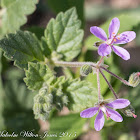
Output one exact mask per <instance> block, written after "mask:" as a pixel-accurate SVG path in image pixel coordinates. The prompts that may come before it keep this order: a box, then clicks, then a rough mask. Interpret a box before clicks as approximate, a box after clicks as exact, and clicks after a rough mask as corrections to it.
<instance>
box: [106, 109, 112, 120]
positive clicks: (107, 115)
mask: <svg viewBox="0 0 140 140" xmlns="http://www.w3.org/2000/svg"><path fill="white" fill-rule="evenodd" d="M110 116H111V115H110V114H109V113H108V112H107V110H106V117H107V120H109V118H110Z"/></svg>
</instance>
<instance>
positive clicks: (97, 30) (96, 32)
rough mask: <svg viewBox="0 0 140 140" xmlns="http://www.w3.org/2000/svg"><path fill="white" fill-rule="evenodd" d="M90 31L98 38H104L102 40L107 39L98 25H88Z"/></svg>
mask: <svg viewBox="0 0 140 140" xmlns="http://www.w3.org/2000/svg"><path fill="white" fill-rule="evenodd" d="M90 32H91V33H92V34H94V35H95V36H96V37H98V38H100V39H101V40H104V41H106V40H107V35H106V33H105V32H104V30H103V29H101V28H100V27H97V26H93V27H90Z"/></svg>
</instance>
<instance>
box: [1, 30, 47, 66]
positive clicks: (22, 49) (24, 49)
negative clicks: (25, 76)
mask: <svg viewBox="0 0 140 140" xmlns="http://www.w3.org/2000/svg"><path fill="white" fill-rule="evenodd" d="M0 48H1V49H2V50H3V51H4V55H5V56H6V57H7V58H9V59H10V60H13V61H15V62H14V64H15V65H16V66H18V67H20V68H27V64H28V62H30V61H35V60H36V61H43V59H44V58H43V54H42V51H41V46H40V44H39V41H38V40H37V38H36V36H35V35H34V34H32V33H30V32H28V31H24V32H23V31H18V32H16V33H15V34H13V33H11V34H8V35H7V36H6V37H5V38H3V39H2V40H0Z"/></svg>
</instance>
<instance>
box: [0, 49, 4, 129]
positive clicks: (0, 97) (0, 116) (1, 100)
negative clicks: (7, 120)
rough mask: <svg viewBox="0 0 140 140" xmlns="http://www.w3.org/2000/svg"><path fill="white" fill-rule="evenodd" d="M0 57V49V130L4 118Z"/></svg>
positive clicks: (0, 53) (0, 52)
mask: <svg viewBox="0 0 140 140" xmlns="http://www.w3.org/2000/svg"><path fill="white" fill-rule="evenodd" d="M1 58H2V51H1V50H0V124H1V127H0V130H2V129H4V127H5V126H4V118H3V116H2V112H3V105H4V102H3V95H4V89H3V83H2V77H1V71H2V62H1Z"/></svg>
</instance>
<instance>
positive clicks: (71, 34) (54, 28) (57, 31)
mask: <svg viewBox="0 0 140 140" xmlns="http://www.w3.org/2000/svg"><path fill="white" fill-rule="evenodd" d="M80 26H81V22H80V21H79V20H78V19H77V13H76V9H75V8H71V9H70V10H68V11H66V12H65V13H59V14H58V15H57V17H56V19H51V20H50V22H49V23H48V25H47V28H46V30H45V39H46V42H47V45H48V47H49V48H50V50H51V52H53V51H54V52H57V53H58V54H60V55H62V59H63V60H67V61H70V60H72V59H73V58H75V57H76V56H77V55H78V54H79V52H80V51H81V45H80V44H81V42H82V39H83V30H81V29H80Z"/></svg>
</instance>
